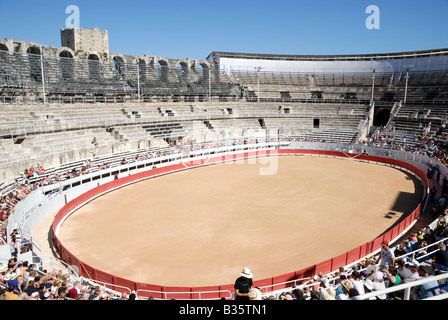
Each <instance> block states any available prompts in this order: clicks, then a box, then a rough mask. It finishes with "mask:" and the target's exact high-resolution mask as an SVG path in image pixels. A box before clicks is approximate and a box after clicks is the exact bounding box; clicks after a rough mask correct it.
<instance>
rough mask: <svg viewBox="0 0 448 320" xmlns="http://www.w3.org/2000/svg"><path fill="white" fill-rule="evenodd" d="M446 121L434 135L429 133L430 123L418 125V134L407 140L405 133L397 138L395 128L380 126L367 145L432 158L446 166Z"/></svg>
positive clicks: (447, 130) (447, 148)
mask: <svg viewBox="0 0 448 320" xmlns="http://www.w3.org/2000/svg"><path fill="white" fill-rule="evenodd" d="M447 124H448V122H447V121H442V123H441V124H440V126H438V127H437V130H435V132H434V133H431V132H432V131H431V122H430V123H429V124H428V125H426V126H422V125H421V123H420V125H419V128H418V130H419V132H420V133H419V134H418V135H417V136H416V137H414V138H412V140H409V137H408V136H407V135H406V133H401V134H399V135H398V137H397V132H396V130H395V126H393V125H392V126H389V127H386V126H381V127H380V128H379V129H378V130H377V131H376V132H375V133H374V135H372V136H371V137H370V138H369V139H368V144H369V145H370V146H372V147H376V148H383V149H391V150H398V151H406V152H410V153H414V154H419V155H426V156H428V157H431V158H434V159H435V160H436V161H437V162H438V163H440V164H442V165H444V166H447V165H448V144H447V141H446V137H447V135H448V129H447Z"/></svg>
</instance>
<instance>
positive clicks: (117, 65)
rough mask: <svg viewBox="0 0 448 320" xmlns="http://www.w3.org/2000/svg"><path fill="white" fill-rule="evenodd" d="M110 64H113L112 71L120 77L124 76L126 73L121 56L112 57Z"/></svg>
mask: <svg viewBox="0 0 448 320" xmlns="http://www.w3.org/2000/svg"><path fill="white" fill-rule="evenodd" d="M112 62H113V64H114V70H115V71H116V72H118V74H120V75H124V74H125V73H126V69H125V64H124V59H123V57H121V56H114V57H113V58H112Z"/></svg>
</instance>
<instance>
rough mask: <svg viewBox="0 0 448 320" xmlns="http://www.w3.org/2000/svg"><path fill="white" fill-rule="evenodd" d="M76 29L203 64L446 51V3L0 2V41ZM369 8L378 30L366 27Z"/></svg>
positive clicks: (40, 39)
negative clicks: (72, 16)
mask: <svg viewBox="0 0 448 320" xmlns="http://www.w3.org/2000/svg"><path fill="white" fill-rule="evenodd" d="M69 5H76V6H77V7H78V8H79V11H80V27H81V28H89V29H90V28H92V27H99V28H100V29H107V30H108V32H109V48H110V52H121V53H123V54H131V55H143V54H149V55H156V56H162V57H168V58H197V59H204V58H206V57H207V56H208V54H209V53H210V52H212V51H229V52H245V53H260V54H298V55H308V54H309V55H334V54H363V53H388V52H401V51H413V50H426V49H439V48H448V0H428V1H422V0H418V1H417V0H407V1H404V0H368V1H366V0H325V1H324V0H309V1H302V0H275V1H266V0H257V1H255V0H240V1H235V0H226V1H216V0H215V1H211V0H189V1H187V0H164V1H161V0H158V1H154V0H147V1H143V0H127V1H116V0H109V1H103V0H90V1H85V0H79V1H78V0H68V1H66V0H52V1H50V0H41V1H35V0H34V1H31V0H23V1H11V0H0V13H1V19H0V38H1V39H3V38H12V39H19V40H25V41H33V42H37V43H40V44H43V45H48V46H60V45H61V40H60V29H61V28H65V27H66V25H65V23H66V19H67V17H68V16H69V14H67V13H65V10H66V7H67V6H69ZM369 5H376V6H377V7H378V8H379V20H378V21H379V27H380V28H379V29H368V28H367V27H366V19H368V18H369V16H370V13H366V8H367V7H368V6H369Z"/></svg>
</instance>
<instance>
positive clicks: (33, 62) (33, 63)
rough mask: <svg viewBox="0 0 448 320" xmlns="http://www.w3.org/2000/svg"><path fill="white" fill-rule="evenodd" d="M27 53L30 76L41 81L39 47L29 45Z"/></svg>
mask: <svg viewBox="0 0 448 320" xmlns="http://www.w3.org/2000/svg"><path fill="white" fill-rule="evenodd" d="M26 53H27V54H28V63H29V72H30V75H31V77H32V78H33V79H34V80H36V81H39V82H41V81H42V68H41V59H42V58H43V57H41V48H40V47H38V46H33V45H32V46H29V47H28V49H27V50H26Z"/></svg>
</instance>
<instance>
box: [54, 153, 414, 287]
mask: <svg viewBox="0 0 448 320" xmlns="http://www.w3.org/2000/svg"><path fill="white" fill-rule="evenodd" d="M267 159H269V161H270V162H269V163H268V164H266V160H267ZM268 167H269V168H270V169H271V171H273V170H272V169H274V171H275V174H271V175H263V174H260V172H261V170H263V169H266V168H268ZM421 196H422V190H421V185H420V182H419V181H418V180H417V179H416V178H415V177H414V176H412V175H410V174H407V173H405V172H402V171H400V170H396V169H393V168H390V167H386V166H382V165H375V164H368V163H361V162H357V161H352V160H341V159H332V158H323V157H310V156H280V157H271V158H259V159H258V160H255V159H252V160H246V161H240V162H237V163H231V164H217V165H211V166H207V167H202V168H195V169H191V170H187V171H183V172H179V173H173V174H168V175H165V176H163V177H158V178H155V179H149V180H146V181H142V182H138V183H135V184H133V185H131V186H128V187H126V188H122V189H119V190H116V191H114V192H111V193H108V194H106V195H104V196H101V197H99V198H98V199H95V200H93V201H92V202H90V203H88V204H87V205H85V206H84V207H82V208H80V209H79V210H78V211H77V212H75V214H73V215H72V216H71V217H70V218H69V219H67V221H66V222H65V223H64V224H63V225H62V227H61V229H60V233H59V239H60V240H61V241H62V243H63V244H64V245H65V246H66V248H67V249H68V250H70V251H71V252H72V253H73V254H74V255H75V256H77V257H78V258H79V259H81V260H82V261H84V262H85V263H87V264H89V265H91V266H95V267H96V268H97V269H100V270H102V271H105V272H108V273H110V274H115V275H117V276H120V277H122V278H126V279H130V280H134V281H138V282H142V283H151V284H158V285H165V286H208V285H220V284H221V285H224V284H232V283H233V282H234V280H235V279H236V277H238V274H239V272H240V271H241V269H242V268H243V267H249V268H250V269H251V270H252V272H253V273H254V279H255V280H256V279H264V278H269V277H272V276H275V275H281V274H285V273H289V272H292V271H295V270H300V269H303V268H305V267H308V266H311V265H313V264H315V263H319V262H322V261H325V260H327V259H330V258H331V257H334V256H337V255H339V254H342V253H344V252H346V251H348V250H350V249H353V248H355V247H357V246H359V245H361V244H363V243H366V242H368V241H370V240H372V239H374V238H375V237H376V236H378V235H379V234H381V233H382V232H384V231H385V230H387V229H388V228H389V227H390V226H391V225H393V224H394V223H395V222H396V221H397V220H398V219H399V218H400V216H401V215H402V214H403V213H409V212H411V211H412V210H413V209H414V208H415V207H416V206H417V205H418V203H419V201H420V199H421Z"/></svg>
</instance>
